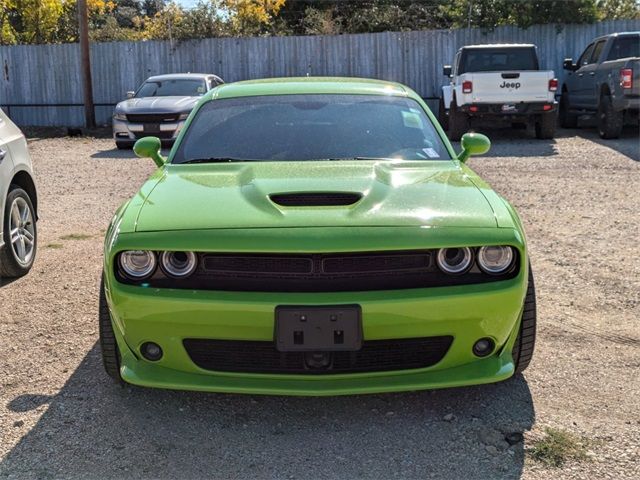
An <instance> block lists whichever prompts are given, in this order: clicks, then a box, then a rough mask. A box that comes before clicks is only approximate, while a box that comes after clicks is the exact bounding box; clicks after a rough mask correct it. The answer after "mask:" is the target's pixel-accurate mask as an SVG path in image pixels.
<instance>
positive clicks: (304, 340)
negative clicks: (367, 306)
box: [275, 305, 362, 352]
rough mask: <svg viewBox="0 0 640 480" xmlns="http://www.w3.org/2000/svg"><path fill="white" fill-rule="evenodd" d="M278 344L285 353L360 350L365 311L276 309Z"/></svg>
mask: <svg viewBox="0 0 640 480" xmlns="http://www.w3.org/2000/svg"><path fill="white" fill-rule="evenodd" d="M275 344H276V349H277V350H279V351H281V352H331V351H356V350H360V348H361V347H362V308H361V307H360V305H337V306H309V307H307V306H299V305H296V306H289V305H279V306H277V307H276V309H275Z"/></svg>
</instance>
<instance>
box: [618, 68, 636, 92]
mask: <svg viewBox="0 0 640 480" xmlns="http://www.w3.org/2000/svg"><path fill="white" fill-rule="evenodd" d="M620 86H621V87H622V88H623V89H625V90H626V89H631V87H633V69H631V68H623V69H622V70H620Z"/></svg>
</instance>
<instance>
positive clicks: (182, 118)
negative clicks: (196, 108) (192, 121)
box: [178, 112, 189, 120]
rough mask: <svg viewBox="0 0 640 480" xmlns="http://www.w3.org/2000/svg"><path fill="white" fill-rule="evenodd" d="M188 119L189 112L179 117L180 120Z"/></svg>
mask: <svg viewBox="0 0 640 480" xmlns="http://www.w3.org/2000/svg"><path fill="white" fill-rule="evenodd" d="M187 118H189V112H187V113H181V114H180V116H179V117H178V120H186V119H187Z"/></svg>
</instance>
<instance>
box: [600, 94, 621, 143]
mask: <svg viewBox="0 0 640 480" xmlns="http://www.w3.org/2000/svg"><path fill="white" fill-rule="evenodd" d="M623 126H624V112H622V111H620V112H616V111H615V110H614V109H613V103H612V102H611V96H610V95H606V94H605V95H602V96H601V97H600V101H599V102H598V134H599V135H600V138H604V139H609V138H618V137H619V136H620V134H621V133H622V127H623Z"/></svg>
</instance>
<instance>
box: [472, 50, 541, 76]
mask: <svg viewBox="0 0 640 480" xmlns="http://www.w3.org/2000/svg"><path fill="white" fill-rule="evenodd" d="M509 70H518V71H522V70H538V62H537V60H536V55H535V50H534V49H533V48H530V47H525V48H483V49H475V48H469V49H466V50H463V52H462V61H461V68H460V72H459V73H460V74H462V73H465V72H504V71H509Z"/></svg>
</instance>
